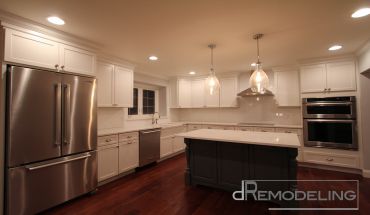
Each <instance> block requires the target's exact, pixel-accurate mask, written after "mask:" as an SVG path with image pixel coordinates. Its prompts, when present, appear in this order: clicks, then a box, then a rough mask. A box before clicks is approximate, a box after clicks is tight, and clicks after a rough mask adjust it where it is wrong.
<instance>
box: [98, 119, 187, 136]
mask: <svg viewBox="0 0 370 215" xmlns="http://www.w3.org/2000/svg"><path fill="white" fill-rule="evenodd" d="M183 125H184V123H182V122H173V123H164V124H157V125H148V126H138V127H136V126H130V127H123V128H108V129H100V130H98V136H104V135H110V134H119V133H126V132H133V131H142V130H148V129H154V128H162V129H165V128H171V127H178V126H183Z"/></svg>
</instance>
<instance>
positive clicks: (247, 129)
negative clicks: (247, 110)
mask: <svg viewBox="0 0 370 215" xmlns="http://www.w3.org/2000/svg"><path fill="white" fill-rule="evenodd" d="M237 130H239V131H255V127H249V126H239V127H237Z"/></svg>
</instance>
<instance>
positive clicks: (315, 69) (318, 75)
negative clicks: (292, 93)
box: [301, 64, 326, 93]
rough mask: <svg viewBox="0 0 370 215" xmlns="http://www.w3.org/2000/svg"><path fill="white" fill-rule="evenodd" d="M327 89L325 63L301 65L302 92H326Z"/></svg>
mask: <svg viewBox="0 0 370 215" xmlns="http://www.w3.org/2000/svg"><path fill="white" fill-rule="evenodd" d="M325 89H326V69H325V64H318V65H313V66H304V67H301V92H302V93H314V92H324V90H325Z"/></svg>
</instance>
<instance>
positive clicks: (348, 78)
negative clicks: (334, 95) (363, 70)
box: [326, 61, 356, 91]
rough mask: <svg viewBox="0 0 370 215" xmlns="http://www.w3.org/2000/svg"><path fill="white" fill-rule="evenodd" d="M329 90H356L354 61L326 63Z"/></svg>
mask: <svg viewBox="0 0 370 215" xmlns="http://www.w3.org/2000/svg"><path fill="white" fill-rule="evenodd" d="M326 76H327V88H328V90H329V91H350V90H356V66H355V62H354V61H345V62H335V63H328V64H327V65H326Z"/></svg>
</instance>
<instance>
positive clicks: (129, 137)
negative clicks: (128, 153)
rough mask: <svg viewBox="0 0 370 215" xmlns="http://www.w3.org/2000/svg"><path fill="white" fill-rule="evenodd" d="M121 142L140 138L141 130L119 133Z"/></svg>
mask: <svg viewBox="0 0 370 215" xmlns="http://www.w3.org/2000/svg"><path fill="white" fill-rule="evenodd" d="M118 139H119V142H122V141H125V140H132V139H136V140H137V139H139V132H136V131H135V132H127V133H122V134H119V138H118Z"/></svg>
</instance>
